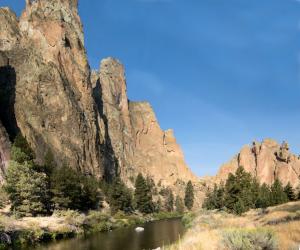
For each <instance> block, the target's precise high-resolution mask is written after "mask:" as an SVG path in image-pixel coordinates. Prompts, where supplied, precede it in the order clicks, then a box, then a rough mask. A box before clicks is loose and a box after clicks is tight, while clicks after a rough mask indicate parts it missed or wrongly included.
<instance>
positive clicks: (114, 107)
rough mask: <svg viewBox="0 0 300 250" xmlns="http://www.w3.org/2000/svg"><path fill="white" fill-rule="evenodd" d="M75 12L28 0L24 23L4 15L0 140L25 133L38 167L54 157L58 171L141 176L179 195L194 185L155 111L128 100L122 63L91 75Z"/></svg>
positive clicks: (0, 15)
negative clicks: (188, 184) (47, 156)
mask: <svg viewBox="0 0 300 250" xmlns="http://www.w3.org/2000/svg"><path fill="white" fill-rule="evenodd" d="M77 5H78V2H77V0H35V1H30V0H26V9H25V10H24V11H23V13H22V15H21V17H20V18H19V20H18V18H17V17H16V15H15V14H14V13H13V12H12V11H10V10H9V9H8V8H1V9H0V22H1V27H0V67H1V68H0V69H2V71H0V95H1V94H2V96H6V97H7V98H6V99H5V98H4V99H3V98H2V99H1V100H0V121H1V122H2V123H3V126H1V127H0V128H1V130H0V131H1V134H0V136H1V137H0V138H2V137H3V136H2V130H3V131H5V130H6V131H7V132H8V134H9V136H10V138H11V139H13V138H14V136H15V135H16V133H18V132H19V131H20V132H21V133H22V134H23V135H24V136H25V137H26V139H27V141H28V142H29V144H30V145H31V147H32V148H33V150H34V152H35V154H36V156H37V161H38V162H41V163H42V162H43V160H44V156H45V154H46V153H47V152H48V151H49V150H50V151H51V152H52V153H53V155H54V158H55V159H56V161H57V164H58V165H63V164H64V163H65V164H68V165H69V166H70V167H72V168H74V169H77V170H80V171H82V172H84V173H85V174H90V175H94V176H96V177H98V178H112V177H114V176H115V175H117V174H120V176H121V177H122V178H123V179H124V180H125V181H126V182H127V183H130V181H129V180H132V178H134V177H135V176H136V175H137V174H138V173H139V172H141V173H143V174H144V175H148V176H150V177H152V178H153V179H154V180H155V182H156V183H158V182H159V181H160V182H161V183H162V185H166V186H172V187H173V186H176V187H178V188H179V189H181V190H183V187H184V183H185V182H187V181H188V180H190V179H191V180H194V181H195V182H197V178H196V177H195V176H194V175H193V174H192V173H191V171H190V170H189V168H188V167H187V166H186V164H185V161H184V157H183V153H182V151H181V149H180V147H179V146H178V145H177V143H176V140H175V137H174V135H173V132H172V131H171V130H168V131H163V130H162V129H161V128H160V126H159V124H158V122H157V119H156V117H155V114H154V112H153V110H152V108H151V106H150V104H149V103H145V102H130V101H129V100H128V98H127V93H126V81H125V76H124V75H125V73H124V68H123V66H122V65H121V63H119V62H118V61H117V60H114V59H112V58H108V59H105V60H103V61H102V62H101V67H100V70H99V72H96V71H92V72H91V70H90V67H89V64H88V61H87V56H86V52H85V48H84V38H83V31H82V25H81V22H80V18H79V16H78V11H77ZM3 138H6V137H5V136H4V137H3ZM0 143H1V145H0V157H1V158H0V159H4V158H3V157H4V155H5V154H3V152H2V151H1V149H2V147H3V145H4V143H3V141H2V140H1V141H0ZM5 159H7V157H6V156H5ZM1 161H2V162H3V160H1ZM2 165H3V164H2ZM131 185H132V183H131Z"/></svg>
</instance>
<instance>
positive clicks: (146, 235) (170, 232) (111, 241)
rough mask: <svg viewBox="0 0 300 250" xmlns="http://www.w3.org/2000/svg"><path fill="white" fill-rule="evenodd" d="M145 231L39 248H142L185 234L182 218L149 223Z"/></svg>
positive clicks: (114, 233) (126, 230)
mask: <svg viewBox="0 0 300 250" xmlns="http://www.w3.org/2000/svg"><path fill="white" fill-rule="evenodd" d="M143 227H144V228H145V231H143V232H140V233H137V232H135V230H134V228H135V227H130V228H122V229H118V230H114V231H112V232H108V233H99V234H95V235H93V236H90V237H88V238H82V239H80V238H77V239H72V240H67V241H62V242H59V243H55V244H49V245H47V246H41V247H38V248H37V250H142V249H155V248H158V247H161V246H166V245H169V244H170V243H172V242H174V241H176V240H178V238H179V237H180V235H182V234H183V230H184V227H183V225H182V223H181V220H180V219H170V220H162V221H157V222H151V223H147V224H146V225H144V226H143Z"/></svg>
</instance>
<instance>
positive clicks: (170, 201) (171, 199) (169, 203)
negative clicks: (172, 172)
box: [165, 189, 174, 212]
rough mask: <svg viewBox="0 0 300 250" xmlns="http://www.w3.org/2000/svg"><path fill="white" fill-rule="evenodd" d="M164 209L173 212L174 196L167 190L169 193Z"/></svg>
mask: <svg viewBox="0 0 300 250" xmlns="http://www.w3.org/2000/svg"><path fill="white" fill-rule="evenodd" d="M165 207H166V209H167V211H168V212H172V211H173V210H174V195H173V192H172V190H170V189H169V193H168V195H167V198H166V206H165Z"/></svg>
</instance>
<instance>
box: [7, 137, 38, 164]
mask: <svg viewBox="0 0 300 250" xmlns="http://www.w3.org/2000/svg"><path fill="white" fill-rule="evenodd" d="M11 158H12V160H14V161H16V162H18V163H24V162H25V161H32V160H33V159H34V158H35V155H34V152H33V151H32V149H31V147H30V146H29V144H28V142H27V140H26V139H25V138H24V137H23V136H22V134H21V133H19V134H17V136H16V138H15V139H14V143H13V145H12V149H11Z"/></svg>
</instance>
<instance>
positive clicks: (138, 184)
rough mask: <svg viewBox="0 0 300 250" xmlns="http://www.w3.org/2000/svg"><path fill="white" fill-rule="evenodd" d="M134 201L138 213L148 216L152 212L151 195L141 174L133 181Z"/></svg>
mask: <svg viewBox="0 0 300 250" xmlns="http://www.w3.org/2000/svg"><path fill="white" fill-rule="evenodd" d="M134 199H135V204H136V208H137V209H138V210H139V211H140V212H142V213H145V214H149V213H152V212H153V211H154V204H153V201H152V193H151V190H150V188H149V186H148V185H147V183H146V180H145V179H144V177H143V176H142V174H138V176H137V178H136V181H135V192H134Z"/></svg>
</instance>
